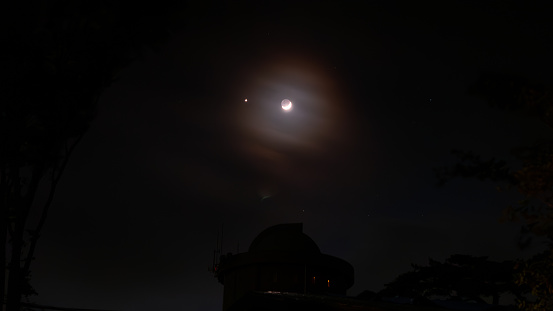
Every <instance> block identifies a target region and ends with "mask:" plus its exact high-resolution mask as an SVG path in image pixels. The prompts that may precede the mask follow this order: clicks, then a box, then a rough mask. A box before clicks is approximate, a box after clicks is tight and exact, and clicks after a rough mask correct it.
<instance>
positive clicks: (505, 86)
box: [436, 74, 553, 310]
mask: <svg viewBox="0 0 553 311" xmlns="http://www.w3.org/2000/svg"><path fill="white" fill-rule="evenodd" d="M469 91H470V92H471V93H472V94H474V95H475V96H478V97H480V98H483V99H485V100H486V101H487V102H488V104H489V105H491V106H493V107H498V108H500V109H507V110H513V111H517V112H518V113H520V114H524V115H526V116H533V117H535V118H536V120H537V121H539V122H542V123H543V124H544V125H546V126H547V128H549V129H550V130H552V131H551V133H552V134H553V87H552V86H549V85H546V84H543V83H538V82H533V81H530V80H529V79H525V78H521V77H519V76H515V75H506V74H484V75H482V76H481V78H480V79H479V81H478V82H477V83H476V84H475V85H473V86H472V87H471V88H470V89H469ZM454 153H455V154H456V155H457V156H458V158H459V163H458V164H457V165H456V166H454V167H445V168H439V169H437V170H436V173H437V176H438V179H439V183H440V184H444V183H445V182H446V181H447V180H449V179H451V178H455V177H471V178H478V179H480V180H485V179H489V180H492V181H496V182H498V187H497V189H498V190H500V191H509V190H515V191H517V192H518V193H520V194H522V195H523V197H524V198H523V199H522V200H520V201H518V202H517V203H516V204H513V205H512V206H508V207H507V208H506V209H505V210H504V213H503V216H502V219H503V220H505V221H521V222H522V223H523V227H522V228H521V233H525V234H521V240H520V243H519V245H520V247H526V246H528V245H529V244H530V242H531V241H532V236H541V237H546V238H547V240H548V242H549V250H547V251H546V252H544V253H541V254H538V255H536V256H535V257H533V258H532V259H530V260H528V261H520V262H519V263H518V266H519V270H518V272H517V276H516V278H515V281H516V283H517V284H518V285H520V286H522V287H528V288H529V289H530V291H531V293H532V295H533V296H534V297H533V299H524V298H525V297H520V299H519V301H518V305H519V307H520V308H521V309H524V310H552V309H553V294H552V293H553V283H552V282H551V281H550V280H552V279H553V269H551V268H550V267H551V266H553V137H551V138H548V139H545V140H543V139H542V140H540V141H536V142H531V144H529V145H528V146H513V149H512V154H513V155H515V156H516V158H517V159H518V160H519V162H520V168H517V169H513V168H512V167H509V166H508V165H507V164H506V162H505V161H500V160H496V159H491V160H482V159H480V157H479V156H477V155H475V154H473V153H471V152H463V151H457V150H456V151H454Z"/></svg>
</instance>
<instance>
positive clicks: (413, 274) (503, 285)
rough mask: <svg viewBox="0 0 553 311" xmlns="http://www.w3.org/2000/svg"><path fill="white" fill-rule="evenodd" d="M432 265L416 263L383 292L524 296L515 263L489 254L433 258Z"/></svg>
mask: <svg viewBox="0 0 553 311" xmlns="http://www.w3.org/2000/svg"><path fill="white" fill-rule="evenodd" d="M428 263H429V265H428V266H418V265H412V267H413V271H410V272H406V273H404V274H401V275H399V276H398V277H397V278H396V279H395V280H394V281H393V282H391V283H388V284H386V285H385V286H386V288H385V289H383V290H382V291H381V292H380V293H379V295H380V296H404V297H412V298H424V299H432V298H447V299H458V300H466V301H475V302H480V303H486V302H485V300H484V298H487V297H491V298H492V301H493V304H495V305H497V304H499V298H500V296H501V295H502V294H504V293H513V294H515V295H517V296H521V295H522V293H521V292H520V291H519V288H518V287H517V286H515V284H514V282H513V273H514V265H515V263H514V262H512V261H505V262H493V261H489V260H487V258H486V257H473V256H468V255H452V256H450V257H449V258H448V259H446V260H445V262H443V263H441V262H438V261H436V260H433V259H429V262H428Z"/></svg>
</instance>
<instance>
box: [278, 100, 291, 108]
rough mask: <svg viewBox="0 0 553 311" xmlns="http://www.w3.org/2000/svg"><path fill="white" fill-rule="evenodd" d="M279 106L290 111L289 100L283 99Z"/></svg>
mask: <svg viewBox="0 0 553 311" xmlns="http://www.w3.org/2000/svg"><path fill="white" fill-rule="evenodd" d="M280 106H282V109H284V110H290V109H292V102H291V101H290V100H289V99H283V100H282V102H280Z"/></svg>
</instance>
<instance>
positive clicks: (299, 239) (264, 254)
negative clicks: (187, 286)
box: [216, 223, 353, 310]
mask: <svg viewBox="0 0 553 311" xmlns="http://www.w3.org/2000/svg"><path fill="white" fill-rule="evenodd" d="M216 276H217V278H218V280H219V282H220V283H221V284H223V285H224V297H223V310H227V309H228V308H229V307H231V306H232V305H233V304H234V303H235V302H236V301H238V300H239V299H240V298H242V297H243V296H244V295H246V294H248V293H250V292H283V293H284V292H286V293H297V294H311V295H313V294H315V295H333V296H345V295H346V290H347V289H348V288H350V287H351V286H352V285H353V267H352V266H351V265H350V264H349V263H348V262H346V261H344V260H342V259H340V258H337V257H333V256H330V255H326V254H323V253H321V251H320V249H319V247H318V246H317V244H316V243H315V242H314V241H313V240H312V239H311V238H310V237H309V236H307V235H306V234H305V233H303V224H301V223H294V224H281V225H276V226H273V227H270V228H268V229H266V230H264V231H263V232H261V233H260V234H259V235H258V236H257V237H256V238H255V239H254V240H253V242H252V243H251V245H250V247H249V249H248V252H246V253H240V254H236V255H228V256H225V257H222V258H221V262H220V263H219V265H218V266H217V269H216Z"/></svg>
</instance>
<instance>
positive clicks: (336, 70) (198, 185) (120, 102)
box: [32, 1, 553, 311]
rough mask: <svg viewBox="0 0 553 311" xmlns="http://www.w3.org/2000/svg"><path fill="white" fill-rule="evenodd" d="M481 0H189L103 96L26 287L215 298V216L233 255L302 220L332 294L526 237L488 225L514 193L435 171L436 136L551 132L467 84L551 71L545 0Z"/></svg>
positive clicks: (439, 159) (179, 301)
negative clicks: (331, 260) (176, 27)
mask: <svg viewBox="0 0 553 311" xmlns="http://www.w3.org/2000/svg"><path fill="white" fill-rule="evenodd" d="M482 2H484V1H440V2H435V3H432V4H426V5H424V4H420V3H418V2H417V3H416V2H415V1H413V2H412V3H411V2H408V4H405V3H401V4H400V3H398V2H391V1H370V2H369V1H367V4H365V5H364V6H360V5H355V6H354V5H351V4H346V3H342V4H339V3H334V2H312V3H311V4H309V5H308V4H304V5H301V6H299V5H288V4H286V3H285V2H278V1H273V2H271V1H269V2H265V1H258V3H257V4H254V5H251V4H234V3H230V2H229V3H226V4H218V3H215V2H213V3H210V4H195V5H191V6H190V8H189V9H188V13H187V14H186V16H187V19H188V20H187V21H186V27H184V29H183V30H182V31H180V32H179V33H176V34H175V35H174V36H173V37H172V39H171V40H170V41H169V42H167V43H166V44H165V45H163V47H162V49H161V50H160V51H159V52H158V53H155V52H151V51H145V52H144V55H143V56H142V57H141V58H140V59H138V60H137V61H135V62H134V63H133V64H132V65H131V66H129V67H128V68H126V69H125V70H124V71H123V72H122V73H121V76H120V79H119V80H118V81H117V82H115V83H114V84H113V85H112V86H111V87H109V88H108V89H106V91H105V92H104V93H103V94H102V97H101V100H100V102H99V108H98V115H97V117H96V119H95V121H94V123H93V125H92V127H91V128H90V130H89V131H88V133H87V134H86V136H85V137H84V139H83V141H82V142H81V143H80V145H79V146H78V148H77V149H76V150H75V152H74V154H73V156H72V159H71V161H70V163H69V165H68V167H67V169H66V172H65V174H64V177H63V178H62V180H61V182H60V184H59V187H58V191H57V193H56V197H55V201H54V203H53V206H52V209H51V212H50V214H49V219H48V221H47V224H46V226H45V228H44V232H43V235H42V237H41V240H40V243H39V246H38V249H37V252H36V254H35V257H36V261H35V262H34V263H33V267H32V272H33V280H32V284H33V285H34V287H35V288H36V290H37V291H38V293H39V296H37V297H35V298H33V300H34V301H35V302H37V303H41V304H47V305H56V306H62V307H79V308H104V309H119V310H137V311H141V310H170V309H171V310H220V309H221V305H222V293H223V286H222V285H221V284H219V283H218V282H217V281H216V279H215V278H214V277H213V276H212V275H211V274H210V273H209V272H208V269H207V268H208V266H209V265H210V264H211V263H212V255H213V250H214V248H215V244H216V238H217V232H218V230H220V228H221V225H222V224H224V241H223V251H224V252H225V253H226V252H233V253H236V251H237V250H238V251H240V252H243V251H246V250H247V248H248V246H249V244H250V243H251V241H252V240H253V239H254V238H255V236H256V235H257V234H258V233H260V232H261V231H262V230H263V229H265V228H267V227H269V226H272V225H275V224H280V223H290V222H303V223H304V232H305V233H306V234H307V235H309V236H310V237H311V238H313V240H314V241H315V242H317V243H318V245H319V247H320V249H321V251H322V252H324V253H327V254H330V255H333V256H337V257H340V258H343V259H345V260H347V261H348V262H350V263H351V264H352V265H353V266H354V268H355V284H354V286H353V287H352V288H351V289H350V290H349V291H348V294H349V295H351V296H355V295H357V294H359V293H360V292H362V291H363V290H367V289H368V290H373V291H378V290H380V289H382V288H383V285H384V284H385V283H387V282H390V281H392V280H393V279H394V278H395V277H396V276H397V275H398V274H400V273H403V272H406V271H409V270H410V269H411V266H410V264H411V263H416V264H426V263H427V260H428V258H429V257H431V258H433V259H437V260H444V259H445V258H447V257H449V256H450V255H452V254H456V253H460V254H469V255H477V256H489V257H490V259H492V260H505V259H515V258H520V257H526V256H528V255H530V254H532V253H534V252H535V251H536V249H538V248H539V245H535V246H534V247H533V248H531V249H528V250H525V251H521V250H519V249H518V248H517V237H518V232H519V225H517V224H500V223H499V222H498V219H499V218H500V216H501V211H502V210H503V209H504V208H505V207H507V205H509V204H512V203H513V202H514V201H515V200H516V199H517V198H518V197H517V195H516V194H505V193H499V192H497V191H495V184H494V183H492V182H479V181H476V180H471V179H466V180H465V179H455V180H452V181H451V182H449V183H447V184H446V185H445V186H443V187H437V186H436V183H437V179H436V177H435V175H434V171H433V169H434V168H436V167H443V166H448V165H453V164H455V163H456V161H457V160H456V158H455V157H454V156H453V155H452V154H451V153H450V151H451V149H461V150H472V151H474V152H475V153H477V154H481V155H482V156H483V157H484V158H488V157H492V156H496V157H498V158H502V159H505V160H507V161H510V163H513V164H516V162H515V161H514V158H513V157H512V156H511V155H510V153H509V151H510V149H511V148H513V147H515V146H520V145H529V144H531V143H532V142H534V141H535V140H536V139H538V138H540V137H548V136H547V135H550V132H547V131H546V130H545V125H542V124H541V123H539V122H536V121H535V120H534V119H532V118H530V117H524V116H520V115H517V114H516V113H514V112H507V111H502V110H497V109H493V108H490V107H489V106H488V105H487V104H486V102H485V101H484V100H482V99H479V98H477V97H475V96H472V95H469V94H468V93H467V89H468V87H469V85H471V84H473V83H474V82H476V80H477V79H478V77H479V76H480V75H481V74H482V73H484V72H506V73H513V74H517V75H520V76H523V77H528V78H532V79H535V80H538V81H542V82H544V83H551V78H552V76H551V70H550V69H551V55H553V45H552V43H551V41H552V40H551V37H550V30H551V29H550V26H549V20H548V16H547V10H546V9H545V8H540V7H531V5H529V4H524V5H522V4H517V5H514V4H512V3H511V2H509V1H488V2H486V3H482ZM285 98H288V99H290V100H291V101H292V102H293V104H294V107H293V110H291V111H289V112H284V111H283V110H282V109H281V107H280V102H281V100H282V99H285ZM245 99H247V102H246V101H245Z"/></svg>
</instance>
